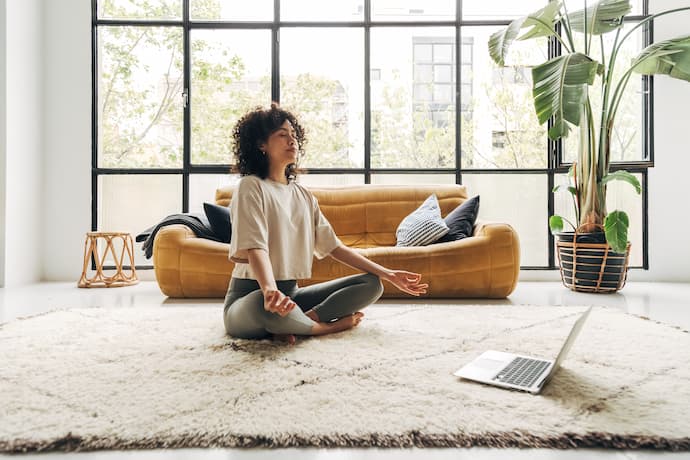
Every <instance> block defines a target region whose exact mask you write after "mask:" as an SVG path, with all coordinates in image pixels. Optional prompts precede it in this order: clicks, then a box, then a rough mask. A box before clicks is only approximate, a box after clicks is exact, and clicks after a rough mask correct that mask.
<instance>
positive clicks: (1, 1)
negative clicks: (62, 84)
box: [0, 0, 7, 288]
mask: <svg viewBox="0 0 690 460" xmlns="http://www.w3.org/2000/svg"><path fill="white" fill-rule="evenodd" d="M6 9H7V8H6V5H5V0H0V288H1V287H3V286H4V285H5V223H6V222H7V219H6V216H5V183H6V179H5V177H6V174H7V164H6V163H7V162H6V159H5V154H6V150H7V138H6V136H5V128H6V124H5V123H6V120H7V116H6V112H7V105H6V102H7V99H6V97H5V91H6V88H7V85H6V78H5V74H6V71H7V66H6V63H5V49H6V47H7V34H6V32H5V31H6V30H7V28H6V27H7V21H6V17H7V16H6V13H5V11H6Z"/></svg>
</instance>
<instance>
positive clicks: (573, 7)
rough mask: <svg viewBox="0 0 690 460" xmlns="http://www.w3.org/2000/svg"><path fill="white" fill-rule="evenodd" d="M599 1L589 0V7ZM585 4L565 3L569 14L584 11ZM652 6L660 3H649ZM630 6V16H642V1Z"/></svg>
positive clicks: (579, 0) (572, 0)
mask: <svg viewBox="0 0 690 460" xmlns="http://www.w3.org/2000/svg"><path fill="white" fill-rule="evenodd" d="M597 1H598V0H587V5H590V6H591V5H592V4H593V3H596V2H597ZM583 3H584V2H583V1H582V0H567V1H566V2H565V5H566V6H567V7H568V11H569V12H571V13H572V12H574V11H577V10H582V8H583V6H582V4H583ZM649 3H650V4H652V5H653V4H655V3H659V2H655V1H651V2H649ZM630 6H632V10H631V11H630V13H628V16H634V15H641V14H642V0H630Z"/></svg>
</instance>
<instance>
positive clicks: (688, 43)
mask: <svg viewBox="0 0 690 460" xmlns="http://www.w3.org/2000/svg"><path fill="white" fill-rule="evenodd" d="M633 70H634V71H635V72H638V73H641V74H644V75H654V74H661V75H668V76H670V77H673V78H678V79H680V80H685V81H690V35H686V36H684V37H677V38H672V39H670V40H664V41H661V42H658V43H654V44H653V45H650V46H648V47H647V48H645V49H643V50H642V52H641V53H640V54H639V55H638V56H637V57H636V58H635V60H634V61H633Z"/></svg>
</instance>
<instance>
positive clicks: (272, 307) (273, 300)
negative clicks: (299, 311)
mask: <svg viewBox="0 0 690 460" xmlns="http://www.w3.org/2000/svg"><path fill="white" fill-rule="evenodd" d="M295 306H297V304H296V303H295V302H294V301H293V300H292V299H291V298H290V297H288V296H286V295H285V294H283V293H282V292H280V291H279V290H277V289H268V290H267V291H266V292H265V293H264V309H265V310H266V311H270V312H271V313H276V314H278V315H280V316H285V315H287V314H288V313H290V312H291V311H292V309H293V308H295Z"/></svg>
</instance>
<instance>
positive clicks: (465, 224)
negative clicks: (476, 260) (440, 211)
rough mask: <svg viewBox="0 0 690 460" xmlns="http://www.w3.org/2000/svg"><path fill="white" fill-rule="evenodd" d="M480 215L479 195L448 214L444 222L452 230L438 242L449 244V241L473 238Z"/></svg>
mask: <svg viewBox="0 0 690 460" xmlns="http://www.w3.org/2000/svg"><path fill="white" fill-rule="evenodd" d="M478 214H479V195H477V196H473V197H472V198H470V199H469V200H465V201H464V202H463V203H462V204H461V205H459V206H458V207H457V208H455V209H453V210H452V211H451V212H449V213H448V215H447V216H446V218H445V219H443V221H444V222H445V223H446V225H448V228H449V229H450V230H449V231H448V233H447V234H445V235H444V236H443V238H441V239H439V240H438V241H436V242H437V243H447V242H448V241H457V240H461V239H463V238H467V237H468V236H472V231H473V230H474V223H475V222H476V221H477V215H478Z"/></svg>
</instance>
